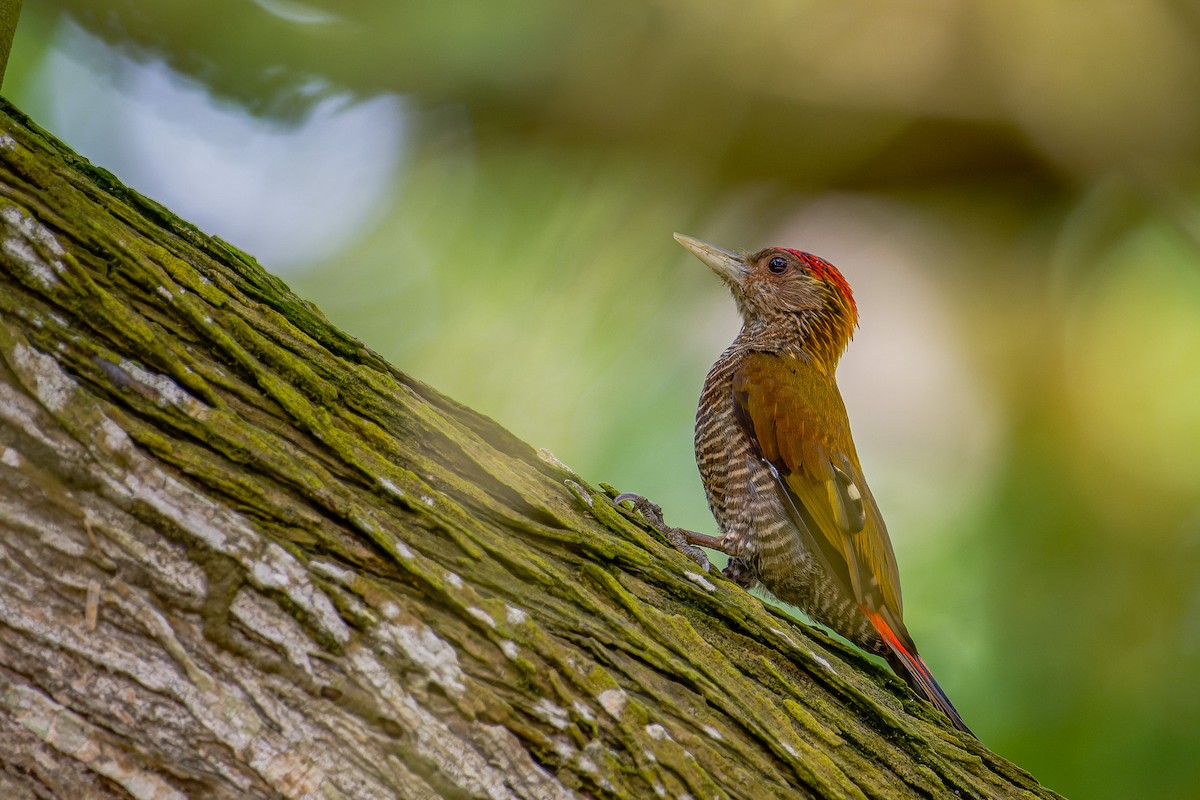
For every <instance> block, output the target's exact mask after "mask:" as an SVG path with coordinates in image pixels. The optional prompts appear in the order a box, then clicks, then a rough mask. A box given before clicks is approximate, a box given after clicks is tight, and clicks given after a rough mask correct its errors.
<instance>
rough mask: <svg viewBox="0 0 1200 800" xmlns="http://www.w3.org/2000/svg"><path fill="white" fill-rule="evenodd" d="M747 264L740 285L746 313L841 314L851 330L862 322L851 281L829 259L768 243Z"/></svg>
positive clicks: (748, 258)
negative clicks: (859, 319) (769, 245)
mask: <svg viewBox="0 0 1200 800" xmlns="http://www.w3.org/2000/svg"><path fill="white" fill-rule="evenodd" d="M745 264H746V268H745V272H744V273H743V275H742V276H741V280H740V281H739V283H740V286H739V287H738V288H739V289H740V290H741V293H742V295H744V297H743V298H739V300H740V301H741V302H743V303H745V305H746V307H745V310H744V311H743V315H744V316H746V312H747V311H748V312H750V313H752V314H755V315H761V316H763V317H771V316H774V315H776V314H781V313H785V314H786V313H790V314H803V313H805V312H810V313H816V314H828V315H832V316H835V317H838V318H840V319H841V320H842V321H843V322H844V323H845V327H846V328H847V329H848V330H849V331H853V330H854V326H855V325H857V324H858V306H857V305H855V303H854V294H853V293H852V292H851V291H850V284H849V283H847V281H846V279H845V278H844V277H843V276H842V273H841V272H839V271H838V268H837V267H835V266H834V265H833V264H830V263H829V262H828V261H826V260H825V259H823V258H821V257H819V256H814V255H813V254H812V253H805V252H802V251H800V250H792V249H791V248H787V247H768V248H767V249H765V250H760V251H759V252H757V253H754V254H753V255H750V256H747V257H746V258H745ZM735 294H736V292H735ZM739 305H740V303H739ZM847 338H849V334H847Z"/></svg>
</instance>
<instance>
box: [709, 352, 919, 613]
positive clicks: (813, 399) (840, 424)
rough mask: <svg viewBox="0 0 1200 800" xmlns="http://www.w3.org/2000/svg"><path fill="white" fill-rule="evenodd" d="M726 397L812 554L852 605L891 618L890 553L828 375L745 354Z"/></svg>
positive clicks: (896, 588)
mask: <svg viewBox="0 0 1200 800" xmlns="http://www.w3.org/2000/svg"><path fill="white" fill-rule="evenodd" d="M733 396H734V405H735V409H736V413H737V417H738V420H739V423H740V424H741V425H742V427H743V430H744V431H745V432H746V434H747V435H748V436H749V437H750V438H751V440H752V441H753V442H754V443H755V446H756V447H757V448H758V452H759V455H760V456H761V457H762V458H763V459H764V460H765V461H767V462H769V463H770V464H771V465H772V466H773V467H774V469H775V473H776V475H777V477H778V478H779V481H780V483H781V488H782V489H783V490H784V494H785V495H786V497H787V499H788V500H790V502H791V503H792V505H793V509H792V511H793V512H794V513H795V514H797V515H798V516H799V519H797V520H796V521H797V528H799V529H800V530H801V532H802V534H804V533H807V534H808V535H809V536H810V537H811V538H812V540H813V541H811V542H809V544H810V545H811V546H812V549H813V550H814V552H816V553H817V555H818V556H819V557H820V558H821V559H822V560H823V561H824V562H825V566H826V568H827V569H828V570H829V571H830V572H831V573H832V574H833V575H834V576H835V577H837V578H838V579H839V580H841V581H842V582H843V583H844V588H845V589H846V591H847V592H848V593H849V594H851V596H853V597H854V598H855V600H856V601H857V602H858V603H859V605H862V606H865V607H867V608H869V609H877V610H881V611H882V610H887V611H890V612H892V614H894V615H895V617H896V618H897V619H898V618H899V617H900V616H901V614H902V604H901V599H900V576H899V573H898V571H897V568H896V556H895V554H894V553H893V552H892V543H891V541H890V540H889V539H888V535H887V529H886V528H885V527H884V524H883V517H882V516H881V515H880V513H879V508H878V506H876V505H875V499H874V498H873V497H872V496H871V490H870V489H869V488H868V487H867V482H866V480H865V479H864V478H863V475H862V470H861V468H860V467H859V464H858V456H857V454H856V453H855V451H854V442H853V440H852V439H851V438H850V423H849V421H848V419H847V417H846V407H845V405H844V404H843V402H842V396H841V394H840V393H839V392H838V390H837V386H836V385H834V383H833V381H832V379H831V378H830V377H828V376H826V375H825V373H823V372H821V371H820V370H819V369H818V368H817V367H816V366H815V365H813V364H812V363H810V362H808V361H806V360H803V359H801V358H796V357H792V356H779V355H774V354H771V353H751V354H750V355H748V356H747V357H746V359H745V361H744V362H743V363H742V366H741V367H740V368H739V369H738V371H737V372H736V373H735V374H734V377H733Z"/></svg>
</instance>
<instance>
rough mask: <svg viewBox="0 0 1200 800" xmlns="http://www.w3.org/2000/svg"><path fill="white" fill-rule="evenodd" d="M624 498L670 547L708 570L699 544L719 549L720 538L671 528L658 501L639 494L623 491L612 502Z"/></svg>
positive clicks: (707, 564)
mask: <svg viewBox="0 0 1200 800" xmlns="http://www.w3.org/2000/svg"><path fill="white" fill-rule="evenodd" d="M626 500H628V501H630V502H632V503H633V510H634V511H636V512H638V513H639V514H641V515H642V518H643V519H645V520H646V522H648V523H650V527H652V528H654V530H656V531H658V532H659V533H660V534H662V536H663V538H664V539H666V540H667V541H668V542H670V543H671V546H672V547H674V548H675V549H676V550H678V551H679V552H681V553H683V554H684V555H685V556H687V557H688V558H690V559H691V560H692V561H695V562H696V563H697V564H699V565H700V567H701V568H702V569H703V570H704V571H705V572H708V571H709V568H710V567H711V564H709V561H708V556H707V555H706V554H705V553H704V551H703V550H701V549H700V545H703V546H705V547H711V548H713V549H714V550H720V549H721V540H720V539H718V538H717V537H715V536H706V535H705V534H703V533H696V532H695V531H688V530H684V529H683V528H672V527H671V526H670V525H668V524H667V523H666V521H665V520H664V519H663V513H662V508H661V507H660V506H659V505H658V503H655V502H652V501H650V500H647V499H646V498H644V497H642V496H641V495H640V494H634V493H633V492H624V493H622V494H619V495H617V496H616V497H614V498H613V503H615V504H616V505H618V506H619V505H621V503H624V502H625V501H626Z"/></svg>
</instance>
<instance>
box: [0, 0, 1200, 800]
mask: <svg viewBox="0 0 1200 800" xmlns="http://www.w3.org/2000/svg"><path fill="white" fill-rule="evenodd" d="M1197 87H1200V9H1198V8H1197V6H1196V4H1194V3H1188V2H1184V0H1177V1H1174V0H1144V1H1143V2H1140V3H1129V2H1120V1H1119V0H1093V1H1092V2H1088V3H1080V2H1073V3H1049V2H1043V0H1015V1H1014V2H1006V3H988V2H953V1H952V0H917V1H916V2H907V3H896V2H893V1H892V0H846V1H844V2H836V3H835V2H805V1H804V0H761V1H760V2H737V3H732V2H730V3H726V2H678V0H638V1H637V2H632V1H627V2H621V1H619V0H617V1H614V2H582V1H581V0H552V1H551V0H525V2H521V3H514V2H506V1H505V0H495V1H493V2H477V3H471V2H454V1H453V0H448V1H447V2H442V3H429V2H426V3H400V2H385V0H310V1H308V2H299V1H297V0H254V1H251V0H209V1H208V2H193V3H185V2H162V0H126V1H125V2H120V1H119V0H110V1H109V2H97V1H96V0H91V1H89V2H84V1H83V0H26V3H25V9H24V13H23V16H22V19H21V24H20V28H19V29H18V31H17V38H16V43H15V46H14V53H13V57H12V60H11V61H10V63H9V67H8V74H7V77H6V81H5V86H4V90H5V94H6V95H7V96H8V97H9V98H11V99H12V100H13V101H14V102H16V103H17V104H18V106H20V107H21V108H22V109H23V110H25V111H26V112H27V113H29V114H31V115H32V116H33V117H34V119H35V120H37V121H38V122H39V123H41V124H42V125H44V126H46V127H48V128H49V129H50V130H52V131H54V132H55V133H56V134H58V135H59V136H61V137H62V138H63V139H65V140H66V141H67V143H68V144H70V145H72V146H73V147H75V148H77V149H78V150H80V151H81V152H82V153H83V154H85V155H87V156H88V157H89V158H91V159H92V160H93V161H95V162H96V163H98V164H100V165H102V166H104V167H107V168H109V169H111V170H112V171H114V172H115V173H116V174H117V175H118V176H119V177H121V178H122V179H123V180H125V181H126V182H128V183H130V184H131V185H133V186H134V187H135V188H137V189H139V190H141V191H143V192H144V193H146V194H149V195H150V196H152V197H155V198H156V199H158V200H160V201H162V202H164V203H166V204H167V205H169V206H170V207H172V208H173V209H174V210H175V211H177V212H179V213H181V214H183V215H184V216H186V217H189V218H190V219H192V220H193V221H195V222H197V224H199V225H201V227H203V228H205V229H206V230H208V231H210V232H212V233H216V234H218V235H220V236H222V237H224V238H226V239H228V240H230V241H232V242H233V243H234V244H236V245H238V246H240V247H242V248H244V249H246V250H248V251H250V252H252V253H254V254H255V255H256V256H258V257H259V259H260V261H262V263H263V264H264V266H266V268H267V269H269V270H271V271H272V272H275V273H276V274H279V275H281V276H283V277H284V278H285V279H286V280H287V281H288V282H289V283H290V284H291V285H292V286H293V287H294V288H296V289H297V290H298V291H299V292H300V293H302V294H304V295H306V296H307V297H309V298H310V299H312V300H313V301H315V302H316V303H317V304H318V305H319V306H320V307H321V308H322V309H323V310H324V311H325V312H326V313H327V314H328V315H329V317H330V318H331V319H332V320H333V321H334V322H335V323H337V324H338V325H340V326H341V327H343V328H345V329H347V330H349V331H350V332H351V333H353V334H354V335H356V336H358V337H359V338H361V339H362V340H364V341H365V342H366V343H368V344H369V345H370V346H371V347H373V348H375V349H376V350H378V351H380V352H382V353H383V354H384V355H385V356H387V357H388V358H389V359H390V360H392V361H393V362H394V363H395V364H397V365H398V366H400V367H401V368H403V369H404V370H406V371H408V372H410V373H411V374H413V375H415V376H417V377H419V378H421V379H422V380H425V381H427V382H428V383H431V384H432V385H434V386H436V387H437V388H439V389H441V390H442V391H444V392H447V393H448V394H450V395H452V396H453V397H455V398H457V399H458V400H460V401H462V402H464V403H467V404H469V405H471V406H473V407H474V408H476V409H478V410H480V411H482V412H484V413H487V414H489V415H491V416H493V417H495V418H496V419H498V420H499V421H500V422H501V423H503V424H504V425H506V426H507V427H509V428H510V429H512V430H513V431H515V432H516V433H517V434H519V435H520V436H522V437H523V438H525V439H526V440H527V441H529V442H530V443H532V444H533V445H535V446H539V447H546V448H548V449H550V450H551V451H553V452H554V453H555V454H556V455H557V456H558V457H559V458H561V459H562V460H563V461H565V462H567V463H568V464H570V465H571V466H572V467H573V468H575V469H576V470H578V471H579V472H580V473H582V474H583V475H584V476H586V477H587V478H588V479H589V480H592V481H600V480H604V481H608V482H611V483H613V484H616V485H617V486H619V487H621V488H623V489H630V490H637V491H639V492H641V493H644V494H646V495H648V496H650V497H652V498H654V499H656V500H658V501H659V502H661V503H662V504H663V506H664V507H665V508H666V509H667V513H668V519H669V520H670V521H671V522H673V523H674V524H678V525H686V526H688V527H692V528H695V529H699V530H707V531H712V530H713V523H712V521H711V518H710V516H709V514H708V511H707V509H706V507H705V504H704V499H703V493H702V490H701V488H700V483H699V480H698V477H697V474H696V470H695V466H694V462H693V458H692V454H691V432H692V415H693V413H694V408H695V402H696V398H697V395H698V392H699V388H700V385H701V382H702V381H703V378H704V374H705V372H706V370H707V368H708V366H709V365H710V364H711V363H712V361H713V360H714V359H715V357H716V356H717V354H718V353H719V352H720V351H721V350H722V349H723V347H724V346H725V345H726V344H727V343H728V341H729V340H730V339H731V338H732V337H733V335H734V334H735V332H736V330H737V321H736V319H735V316H734V311H733V307H732V303H731V302H730V300H729V298H728V297H727V295H726V294H725V292H724V290H723V289H722V288H721V286H720V285H719V283H718V281H717V280H716V279H715V278H714V277H713V276H712V275H711V274H709V272H708V271H707V270H706V269H705V268H704V267H703V266H702V265H700V264H699V262H697V261H695V260H694V259H691V258H690V257H688V256H687V255H686V254H685V253H684V252H683V251H682V250H681V249H680V248H678V247H677V246H676V245H675V244H674V243H673V242H672V240H671V233H672V232H673V231H676V230H678V231H683V232H686V233H689V234H692V235H695V236H699V237H701V238H704V239H707V240H709V241H713V242H716V243H717V244H720V245H723V246H727V247H733V248H748V249H750V248H755V249H756V248H758V247H761V246H765V245H768V244H782V245H788V246H793V247H802V248H804V249H807V250H811V251H813V252H816V253H818V254H820V255H822V256H824V257H826V258H828V259H829V260H831V261H833V262H834V263H835V264H838V265H839V266H840V267H841V269H842V271H843V272H844V273H845V274H846V276H847V277H848V279H849V280H850V282H851V283H852V284H853V286H854V287H855V292H856V296H857V298H858V303H859V307H860V310H861V314H862V320H863V321H862V326H861V328H860V331H859V334H858V336H857V339H856V341H855V342H854V343H853V344H852V345H851V347H850V351H849V353H848V355H847V357H846V358H845V360H844V361H843V365H842V367H841V369H840V373H839V378H840V383H841V386H842V390H843V393H844V394H845V395H846V401H847V405H848V406H849V408H850V413H851V419H852V420H853V421H854V424H855V433H856V439H857V442H858V446H859V451H860V454H861V456H862V460H863V464H864V467H865V469H866V471H867V474H868V476H869V477H870V478H871V481H872V486H873V487H874V490H875V494H876V496H877V499H878V500H879V502H880V505H881V507H882V508H883V510H884V514H885V516H886V517H887V518H888V520H889V527H890V529H891V532H892V538H893V540H894V542H895V546H896V550H897V553H898V556H899V560H900V564H901V569H902V573H903V576H904V588H905V599H906V606H907V608H906V610H907V614H906V616H907V619H908V621H909V627H910V628H911V630H912V632H913V634H914V636H915V638H916V639H917V641H918V642H919V643H920V645H921V648H922V651H923V653H924V654H925V657H926V658H927V660H928V661H929V662H930V664H931V665H932V666H933V668H934V670H935V671H936V673H937V674H938V676H939V678H940V679H941V681H942V683H943V685H944V686H945V688H946V690H947V691H948V693H949V694H950V696H951V697H953V698H954V700H955V702H956V703H957V705H958V707H959V709H960V710H961V711H962V712H963V716H964V717H965V718H966V719H967V720H968V721H969V722H970V724H971V725H972V727H973V728H974V729H975V731H976V732H977V733H978V734H979V736H980V738H981V739H982V740H983V741H984V742H986V743H987V744H988V745H990V746H991V747H993V748H994V749H995V750H996V751H998V752H999V753H1002V754H1003V755H1005V756H1008V757H1009V758H1012V759H1013V760H1014V761H1016V762H1017V763H1018V764H1020V765H1021V766H1023V767H1025V768H1027V769H1029V770H1030V771H1031V772H1033V773H1034V774H1035V775H1036V776H1037V777H1038V778H1040V779H1041V780H1042V781H1043V782H1044V783H1046V784H1047V785H1049V786H1050V787H1052V788H1054V789H1057V790H1059V791H1061V792H1063V793H1064V794H1066V795H1068V796H1070V797H1076V798H1084V797H1087V798H1113V799H1114V800H1115V799H1116V798H1132V797H1139V798H1140V797H1154V798H1194V797H1196V796H1198V792H1200V758H1198V757H1197V751H1198V750H1200V736H1198V734H1197V731H1198V730H1200V681H1198V680H1197V677H1198V676H1200V89H1198V88H1197Z"/></svg>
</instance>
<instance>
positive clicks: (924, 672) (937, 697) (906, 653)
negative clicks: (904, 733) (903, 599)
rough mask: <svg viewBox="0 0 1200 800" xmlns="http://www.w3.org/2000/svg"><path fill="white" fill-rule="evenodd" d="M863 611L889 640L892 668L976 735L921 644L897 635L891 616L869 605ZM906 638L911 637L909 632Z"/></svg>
mask: <svg viewBox="0 0 1200 800" xmlns="http://www.w3.org/2000/svg"><path fill="white" fill-rule="evenodd" d="M863 611H864V613H866V615H867V619H869V620H870V621H871V624H872V625H874V626H875V629H876V630H877V631H879V635H880V636H881V637H882V638H883V641H884V642H885V643H886V644H887V647H888V649H887V652H886V653H884V658H885V659H887V662H888V664H890V665H891V667H892V670H893V671H894V672H895V673H896V674H897V675H899V676H900V677H901V678H903V679H904V682H905V683H907V684H908V685H909V686H910V687H912V690H913V691H914V692H916V693H917V694H919V695H920V696H921V697H923V698H925V699H926V700H928V701H929V702H930V703H933V704H934V705H935V706H937V708H938V709H940V710H941V712H942V713H943V714H945V715H946V716H947V717H949V718H950V721H951V722H952V723H954V727H956V728H958V729H959V730H960V731H965V732H966V733H969V734H971V735H972V736H975V734H974V733H973V732H972V731H971V729H970V728H968V727H967V723H965V722H963V719H962V717H961V716H959V713H958V709H956V708H955V707H954V704H953V703H951V702H950V698H949V697H947V696H946V693H945V692H944V691H942V687H941V686H938V682H937V681H936V680H934V677H933V673H932V672H930V671H929V667H927V666H925V662H924V661H922V660H921V657H920V656H919V655H917V648H916V647H915V646H913V645H912V642H911V639H909V640H908V643H907V644H906V643H905V641H904V639H901V638H900V637H899V636H897V635H896V632H895V631H893V630H892V627H891V626H890V625H888V623H887V620H885V619H884V618H883V617H882V616H881V615H880V614H879V613H878V612H875V611H869V610H867V609H865V608H864V609H863ZM905 639H908V636H907V635H906V636H905ZM976 738H978V737H976Z"/></svg>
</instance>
